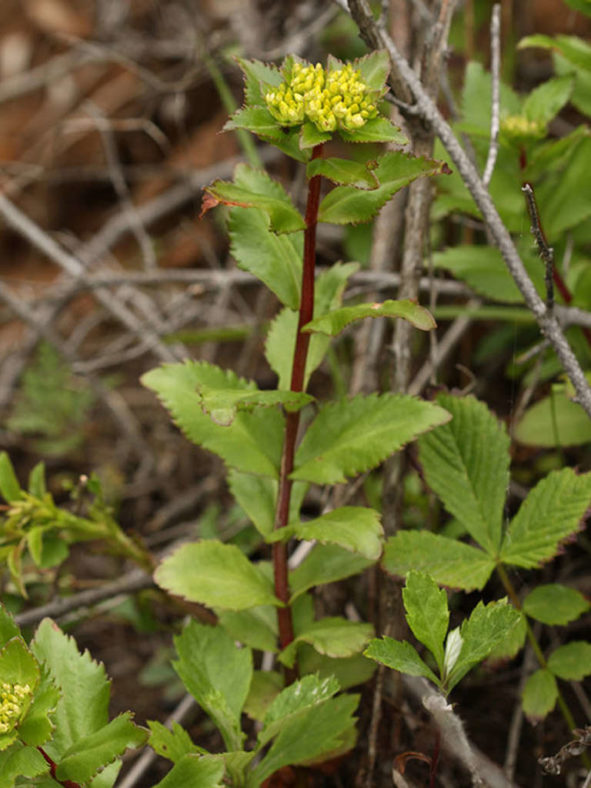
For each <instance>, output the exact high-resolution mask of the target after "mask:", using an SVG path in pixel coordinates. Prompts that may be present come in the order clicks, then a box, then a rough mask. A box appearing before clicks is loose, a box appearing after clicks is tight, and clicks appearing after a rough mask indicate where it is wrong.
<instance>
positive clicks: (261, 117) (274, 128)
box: [223, 106, 282, 140]
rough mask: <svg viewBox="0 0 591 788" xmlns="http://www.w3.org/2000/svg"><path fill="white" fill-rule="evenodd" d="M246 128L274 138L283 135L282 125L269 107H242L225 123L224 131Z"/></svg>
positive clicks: (265, 136) (266, 137) (270, 138)
mask: <svg viewBox="0 0 591 788" xmlns="http://www.w3.org/2000/svg"><path fill="white" fill-rule="evenodd" d="M236 129H246V131H250V132H252V133H253V134H256V135H257V136H258V137H263V138H264V139H268V140H273V139H275V138H276V137H277V138H279V137H281V135H282V133H281V127H280V126H279V124H278V122H277V121H276V120H275V118H274V117H273V115H271V113H270V112H269V110H268V109H267V107H254V106H253V107H242V108H241V109H239V110H237V111H236V112H235V113H234V114H233V115H231V116H230V119H229V120H228V121H226V123H225V124H224V128H223V130H224V131H235V130H236Z"/></svg>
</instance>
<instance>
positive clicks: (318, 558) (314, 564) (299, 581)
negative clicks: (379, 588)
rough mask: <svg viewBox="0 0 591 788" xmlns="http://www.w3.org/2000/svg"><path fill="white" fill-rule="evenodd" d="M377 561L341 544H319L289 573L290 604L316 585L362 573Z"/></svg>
mask: <svg viewBox="0 0 591 788" xmlns="http://www.w3.org/2000/svg"><path fill="white" fill-rule="evenodd" d="M374 563H375V561H373V560H370V559H369V558H364V557H363V556H361V555H359V554H356V553H351V551H350V550H345V549H344V548H343V547H340V546H339V545H332V544H326V545H321V544H317V545H315V547H314V548H313V549H312V550H311V552H310V553H308V555H307V556H306V557H305V559H304V560H303V561H302V563H301V564H300V565H299V566H298V567H297V569H294V570H293V571H291V572H290V573H289V587H290V588H291V593H292V597H291V600H290V604H291V603H292V602H293V601H294V600H295V599H297V597H299V596H300V595H301V594H303V593H304V592H305V591H307V590H308V589H310V588H313V587H314V586H320V585H325V584H326V583H335V582H336V581H337V580H343V579H344V578H346V577H352V576H353V575H357V574H360V573H361V572H363V570H364V569H368V568H369V567H370V566H373V564H374Z"/></svg>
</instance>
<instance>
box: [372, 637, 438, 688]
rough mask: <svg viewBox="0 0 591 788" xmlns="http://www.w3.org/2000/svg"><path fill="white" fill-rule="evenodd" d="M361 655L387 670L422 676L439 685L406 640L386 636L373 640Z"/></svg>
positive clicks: (434, 676) (435, 677)
mask: <svg viewBox="0 0 591 788" xmlns="http://www.w3.org/2000/svg"><path fill="white" fill-rule="evenodd" d="M363 653H364V654H365V656H366V657H370V659H375V661H376V662H381V663H382V664H383V665H385V666H386V667H387V668H391V669H392V670H397V671H399V672H400V673H406V674H407V675H409V676H424V678H426V679H429V680H430V681H432V682H433V683H434V684H436V685H437V686H439V684H440V681H439V679H438V678H437V676H436V675H435V674H434V673H433V671H432V670H431V668H430V667H429V666H428V665H427V664H426V663H425V662H423V660H422V659H421V658H420V657H419V655H418V653H417V650H416V649H415V648H414V646H412V645H411V644H410V643H408V641H406V640H404V641H401V640H394V639H393V638H390V637H387V636H384V637H382V638H374V640H372V641H371V643H370V644H369V646H368V647H367V648H366V649H365V651H364V652H363Z"/></svg>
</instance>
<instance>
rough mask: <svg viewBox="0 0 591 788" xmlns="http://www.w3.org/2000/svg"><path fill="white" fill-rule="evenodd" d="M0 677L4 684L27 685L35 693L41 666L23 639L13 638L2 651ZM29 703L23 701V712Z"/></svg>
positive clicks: (0, 650)
mask: <svg viewBox="0 0 591 788" xmlns="http://www.w3.org/2000/svg"><path fill="white" fill-rule="evenodd" d="M0 676H1V677H2V678H1V680H2V682H8V683H9V684H22V685H24V684H27V685H28V686H29V688H30V690H31V692H32V693H34V692H35V690H36V688H37V685H38V684H39V664H38V663H37V660H36V659H35V657H34V656H33V655H32V654H31V652H30V651H29V649H28V648H27V645H26V643H25V641H24V640H23V639H22V637H14V638H12V639H11V640H9V641H8V643H6V644H5V645H4V646H3V647H2V649H0ZM29 701H30V699H29ZM29 701H27V700H25V701H23V706H24V708H23V711H24V709H25V708H27V706H28V702H29ZM23 716H24V714H21V717H23Z"/></svg>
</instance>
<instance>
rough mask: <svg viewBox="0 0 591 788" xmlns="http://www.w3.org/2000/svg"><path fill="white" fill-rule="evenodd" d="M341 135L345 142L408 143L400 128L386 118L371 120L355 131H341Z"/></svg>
mask: <svg viewBox="0 0 591 788" xmlns="http://www.w3.org/2000/svg"><path fill="white" fill-rule="evenodd" d="M339 135H340V137H341V139H343V140H344V141H345V142H374V143H376V142H393V143H395V144H396V145H405V144H406V143H407V142H408V139H407V137H406V136H405V135H404V134H403V133H402V132H401V131H400V129H399V128H398V126H395V125H394V124H393V123H392V122H391V121H390V120H388V118H384V117H377V118H371V119H370V120H368V121H367V123H365V125H364V126H361V128H359V129H355V130H354V131H348V130H347V129H339ZM380 180H381V179H380Z"/></svg>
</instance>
